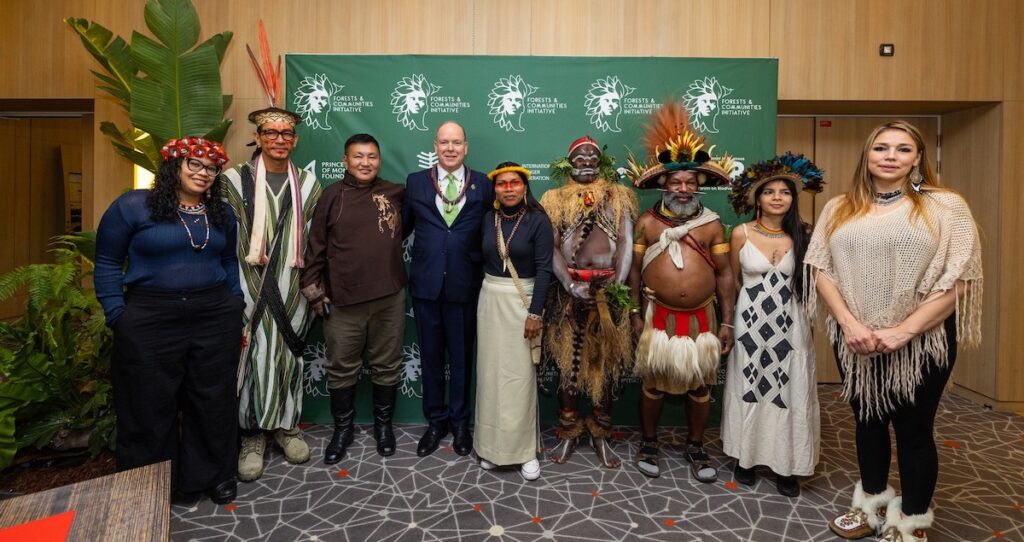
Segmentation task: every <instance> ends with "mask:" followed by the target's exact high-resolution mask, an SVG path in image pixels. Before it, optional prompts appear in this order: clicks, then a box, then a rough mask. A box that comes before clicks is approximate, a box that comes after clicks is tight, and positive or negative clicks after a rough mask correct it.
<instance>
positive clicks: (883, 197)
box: [875, 188, 903, 206]
mask: <svg viewBox="0 0 1024 542" xmlns="http://www.w3.org/2000/svg"><path fill="white" fill-rule="evenodd" d="M902 197H903V189H902V188H897V189H896V190H893V191H892V192H875V205H882V206H885V205H892V204H893V203H896V202H897V201H899V200H900V198H902Z"/></svg>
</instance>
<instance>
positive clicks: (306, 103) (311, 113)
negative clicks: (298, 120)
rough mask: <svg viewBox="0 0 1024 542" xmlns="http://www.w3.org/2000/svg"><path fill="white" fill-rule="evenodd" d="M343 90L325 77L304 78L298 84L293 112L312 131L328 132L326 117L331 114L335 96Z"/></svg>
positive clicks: (328, 126) (328, 125)
mask: <svg viewBox="0 0 1024 542" xmlns="http://www.w3.org/2000/svg"><path fill="white" fill-rule="evenodd" d="M343 88H345V87H344V86H342V85H338V84H335V83H334V82H332V81H331V80H330V79H328V78H327V75H325V74H322V73H318V74H314V75H311V76H309V77H306V78H305V79H303V80H302V82H301V83H299V89H298V90H296V91H295V94H294V95H293V96H294V97H295V112H296V113H298V114H299V116H300V117H302V122H304V123H306V126H309V127H310V128H312V129H314V130H330V129H331V125H330V124H329V123H328V122H327V116H328V115H329V114H330V113H331V110H332V108H331V104H332V103H333V100H334V96H335V94H337V93H339V92H341V89H343Z"/></svg>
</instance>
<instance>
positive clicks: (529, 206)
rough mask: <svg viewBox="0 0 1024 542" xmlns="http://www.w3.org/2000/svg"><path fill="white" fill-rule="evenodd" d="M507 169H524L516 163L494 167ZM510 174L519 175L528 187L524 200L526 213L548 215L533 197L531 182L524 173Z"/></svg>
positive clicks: (504, 163)
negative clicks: (533, 212)
mask: <svg viewBox="0 0 1024 542" xmlns="http://www.w3.org/2000/svg"><path fill="white" fill-rule="evenodd" d="M505 167H523V166H521V165H519V164H517V163H515V162H502V163H500V164H498V165H496V166H494V169H501V168H505ZM510 173H515V174H516V175H518V176H519V178H520V179H522V180H523V184H525V185H526V195H525V196H524V198H523V201H525V202H526V212H531V211H537V212H540V213H544V214H547V213H546V212H545V211H544V208H543V207H541V205H540V202H539V201H537V199H536V198H534V197H533V192H531V191H530V180H529V179H527V178H526V175H523V174H522V173H520V172H518V171H513V172H510Z"/></svg>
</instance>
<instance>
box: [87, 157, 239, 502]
mask: <svg viewBox="0 0 1024 542" xmlns="http://www.w3.org/2000/svg"><path fill="white" fill-rule="evenodd" d="M161 152H162V154H163V156H164V162H163V164H162V165H161V166H160V171H159V172H158V173H157V176H156V181H155V182H154V185H153V188H152V189H151V190H134V191H131V192H128V193H126V194H124V195H122V196H121V197H119V198H118V199H117V200H115V201H114V203H112V204H111V205H110V208H109V209H107V211H106V212H105V213H104V214H103V219H102V220H101V221H100V225H99V229H98V231H97V234H96V271H95V284H96V297H97V298H98V299H99V301H100V303H101V304H102V305H103V311H104V313H105V314H106V318H107V325H108V326H110V327H111V328H112V329H113V330H114V360H113V381H114V382H113V383H114V406H115V408H116V409H117V469H118V470H127V469H131V468H135V467H141V466H143V465H149V464H151V463H158V462H161V461H165V460H168V459H170V460H171V470H172V476H171V487H172V488H173V490H174V491H175V492H176V494H178V495H179V497H181V496H185V495H198V494H200V493H202V492H205V493H206V494H207V495H209V496H210V498H211V499H212V500H213V501H214V502H216V503H218V504H224V503H228V502H230V501H232V500H233V499H234V498H235V476H234V475H235V469H236V460H237V456H238V449H237V448H238V443H237V442H236V440H237V438H238V437H237V434H236V432H237V428H238V420H237V418H238V400H237V398H236V397H237V395H236V393H235V372H236V369H237V367H238V356H239V353H240V350H241V342H242V308H243V307H244V305H245V301H243V298H242V289H241V285H240V284H239V279H238V258H237V257H236V255H235V242H236V235H237V233H236V232H237V226H236V224H235V215H234V213H232V211H231V208H230V207H228V205H227V204H226V203H225V202H224V201H223V200H222V199H221V180H220V171H221V168H222V167H223V165H224V164H225V163H227V160H228V157H227V155H226V154H225V153H224V150H223V148H222V147H221V146H220V144H219V143H217V142H215V141H209V140H206V139H203V138H190V137H186V138H181V139H172V140H171V141H168V142H167V144H166V145H164V147H163V148H162V149H161ZM126 262H127V265H126ZM179 413H180V422H179Z"/></svg>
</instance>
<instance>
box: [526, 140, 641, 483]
mask: <svg viewBox="0 0 1024 542" xmlns="http://www.w3.org/2000/svg"><path fill="white" fill-rule="evenodd" d="M552 177H553V178H555V179H556V180H558V179H560V178H564V179H566V181H567V182H566V183H565V184H564V185H563V186H561V187H559V188H554V189H551V190H548V191H547V192H545V193H544V195H543V196H542V197H541V205H542V206H543V207H544V209H545V211H547V213H548V217H549V218H550V219H551V225H552V226H553V227H554V230H555V239H556V241H557V242H556V244H555V251H554V261H553V267H554V273H555V276H556V277H557V278H558V281H559V282H560V283H561V286H562V287H561V288H552V289H551V290H552V291H553V293H552V294H551V296H550V297H549V303H548V307H547V309H546V319H547V330H546V333H545V340H544V343H545V347H546V349H547V352H548V355H549V356H550V357H551V358H552V359H554V360H555V362H556V363H557V365H558V369H559V372H560V373H561V380H560V383H559V387H558V403H559V407H560V408H559V424H558V429H557V434H558V437H559V439H561V441H560V442H559V443H558V445H556V446H555V448H554V450H553V451H552V453H551V454H550V458H551V460H552V461H554V462H555V463H565V462H566V461H568V459H569V457H570V456H571V455H572V453H573V451H574V450H575V449H576V444H577V441H578V439H579V438H580V437H582V436H583V433H584V431H587V432H589V433H590V436H591V443H592V445H593V447H594V451H595V453H597V457H598V459H599V460H600V462H601V464H602V465H604V466H605V467H608V468H616V467H618V466H619V465H620V464H621V461H620V460H619V458H618V457H617V456H616V455H615V452H614V451H613V450H612V448H611V445H610V443H609V439H610V438H611V436H612V420H611V412H610V407H611V392H612V388H613V387H614V386H615V384H616V382H617V381H618V379H619V377H620V376H621V375H622V374H624V373H625V372H626V371H628V369H629V368H630V365H631V363H632V357H633V356H632V351H631V350H632V341H631V339H630V335H629V333H630V332H629V320H628V318H626V314H627V311H628V305H627V306H626V307H622V306H621V305H619V304H616V303H615V300H616V299H622V298H627V299H626V300H627V302H628V294H627V295H618V296H617V295H615V293H616V291H617V288H618V291H619V292H620V293H623V294H624V293H625V291H624V290H625V286H624V285H623V284H622V283H623V282H624V281H625V280H626V278H627V277H628V275H629V270H630V264H631V262H632V253H631V252H630V239H631V237H632V235H633V220H634V219H635V218H636V213H637V200H636V195H635V194H633V191H632V190H630V189H629V188H627V187H625V186H623V185H621V184H618V183H617V182H614V179H616V178H617V177H618V175H617V174H616V173H615V170H614V169H613V167H612V160H611V157H609V156H607V155H605V154H603V153H602V152H601V148H600V147H598V145H597V142H596V141H594V140H593V139H592V138H591V137H590V136H584V137H581V138H580V139H577V140H576V141H574V142H573V143H572V145H570V146H569V154H568V156H567V157H565V158H563V159H560V160H558V161H556V162H555V163H554V164H552ZM616 285H617V286H616ZM581 393H588V394H589V395H590V399H591V402H592V403H593V405H594V408H593V412H592V413H591V415H590V417H589V418H587V419H586V423H584V420H583V419H581V418H580V415H579V396H580V394H581Z"/></svg>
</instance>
